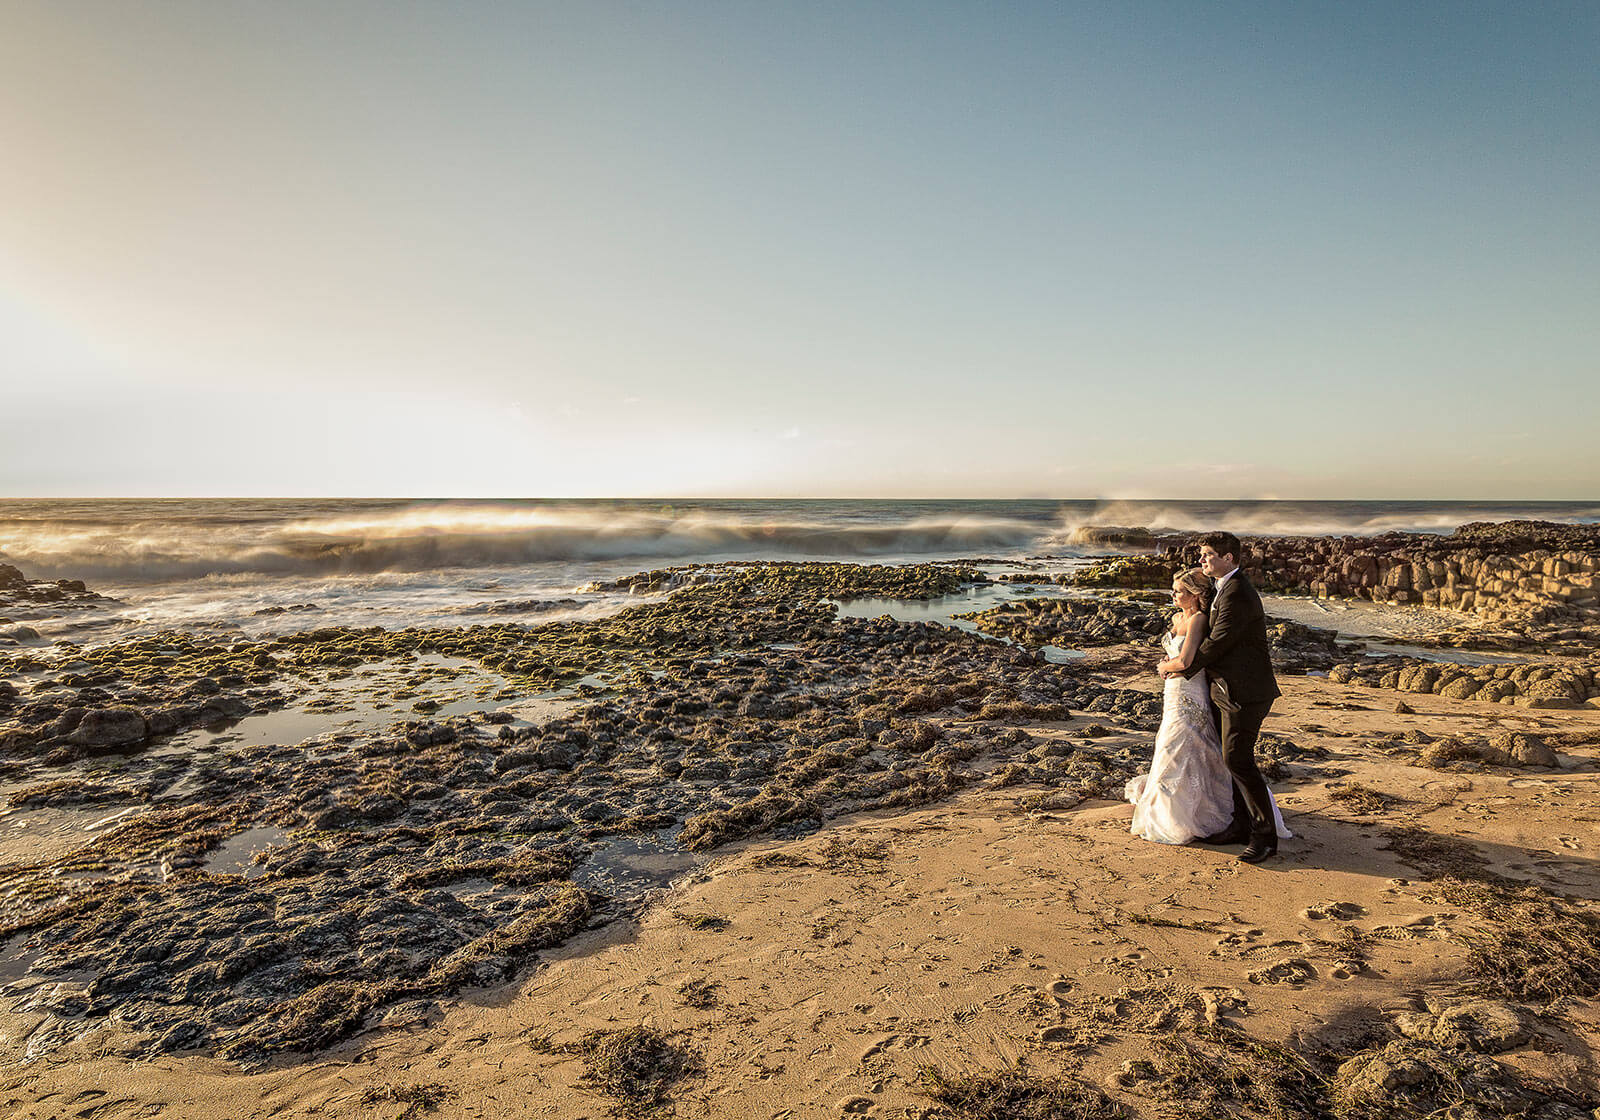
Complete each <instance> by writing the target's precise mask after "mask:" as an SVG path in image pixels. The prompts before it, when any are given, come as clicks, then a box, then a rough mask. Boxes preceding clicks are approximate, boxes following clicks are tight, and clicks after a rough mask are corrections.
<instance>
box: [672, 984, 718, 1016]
mask: <svg viewBox="0 0 1600 1120" xmlns="http://www.w3.org/2000/svg"><path fill="white" fill-rule="evenodd" d="M721 987H722V983H721V982H720V981H717V980H710V979H707V978H706V977H704V976H700V977H697V978H695V979H693V980H685V981H684V982H683V983H682V984H679V985H678V1002H679V1003H681V1004H683V1005H684V1006H685V1007H692V1008H694V1009H695V1010H697V1011H705V1010H707V1009H708V1008H712V1007H715V1006H717V1002H718V1001H717V990H718V989H719V988H721Z"/></svg>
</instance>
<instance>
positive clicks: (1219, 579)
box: [1216, 568, 1239, 591]
mask: <svg viewBox="0 0 1600 1120" xmlns="http://www.w3.org/2000/svg"><path fill="white" fill-rule="evenodd" d="M1238 570H1239V569H1238V568H1235V569H1233V571H1232V572H1229V573H1228V574H1227V575H1225V576H1218V577H1217V586H1216V589H1217V590H1218V591H1221V590H1222V585H1223V584H1225V583H1227V582H1228V581H1229V580H1230V579H1232V578H1233V577H1234V573H1235V572H1237V571H1238Z"/></svg>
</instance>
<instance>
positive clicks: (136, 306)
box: [0, 0, 1600, 501]
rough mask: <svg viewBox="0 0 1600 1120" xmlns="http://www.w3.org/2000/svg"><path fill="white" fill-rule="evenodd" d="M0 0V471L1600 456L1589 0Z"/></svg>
mask: <svg viewBox="0 0 1600 1120" xmlns="http://www.w3.org/2000/svg"><path fill="white" fill-rule="evenodd" d="M8 14H9V15H10V19H9V20H8V28H7V32H8V33H7V35H6V37H5V38H4V40H3V41H0V91H3V93H4V96H0V144H3V145H4V148H5V150H6V152H7V156H8V158H7V160H6V161H5V162H4V164H3V166H0V370H4V376H5V386H6V398H5V399H6V404H7V410H8V419H10V421H11V423H10V424H9V425H8V431H7V439H6V441H5V443H4V445H3V446H0V494H11V495H16V496H25V497H41V498H45V497H87V496H102V495H108V494H122V495H124V496H128V497H156V496H186V497H188V496H194V497H199V496H230V497H242V498H250V497H263V496H267V495H274V496H284V497H294V496H321V495H327V494H344V495H350V494H368V495H375V496H376V495H393V496H399V497H410V498H439V497H448V496H452V495H463V494H473V495H477V496H480V497H484V498H497V497H515V496H517V495H519V494H526V493H542V494H560V495H564V496H568V497H573V498H598V497H604V496H607V495H617V494H626V495H629V496H631V497H636V498H660V499H665V500H670V499H671V498H673V497H675V496H681V495H688V494H694V495H698V496H700V497H707V498H716V497H747V498H748V497H755V496H763V497H772V498H802V497H812V498H856V497H860V498H872V497H881V498H890V499H911V498H926V499H929V500H937V499H939V498H943V499H947V500H948V499H972V500H978V499H992V500H1005V499H1006V498H1010V497H1017V498H1026V497H1031V498H1042V499H1046V500H1048V496H1049V495H1051V494H1056V493H1074V494H1088V495H1091V496H1093V497H1092V498H1089V499H1082V500H1094V498H1104V499H1109V500H1115V499H1156V498H1166V499H1173V500H1181V499H1219V498H1221V497H1222V496H1226V499H1227V500H1259V499H1271V498H1282V499H1285V500H1377V501H1381V500H1475V501H1495V500H1529V501H1534V500H1563V499H1567V500H1580V501H1582V500H1588V498H1589V496H1590V495H1593V494H1594V493H1595V492H1596V489H1597V485H1600V441H1597V440H1596V439H1594V432H1595V431H1596V430H1597V428H1600V403H1597V395H1596V393H1595V392H1594V389H1593V386H1594V385H1596V384H1600V315H1596V314H1595V313H1594V309H1595V308H1596V307H1600V129H1597V128H1596V126H1595V122H1596V121H1597V120H1600V82H1597V81H1596V79H1595V74H1596V73H1597V72H1600V7H1596V6H1594V5H1587V4H1577V3H1571V4H1550V5H1541V6H1539V7H1537V8H1535V9H1527V8H1525V7H1522V6H1518V5H1512V4H1501V3H1473V4H1470V5H1451V6H1448V7H1441V6H1438V5H1428V4H1392V3H1383V4H1380V3H1351V4H1344V5H1338V6H1326V7H1310V8H1308V7H1305V6H1298V5H1294V6H1291V5H1279V4H1267V3H1220V4H1215V5H1206V6H1199V5H1185V4H1174V3H1157V2H1149V3H1138V4H1123V3H1084V4H1078V5H1072V6H1070V7H1067V6H1055V5H1039V4H1031V3H1014V4H1003V5H997V6H992V7H987V8H983V9H976V8H972V7H970V6H967V5H961V4H941V3H934V4H904V3H884V4H875V5H870V6H862V5H853V4H845V3H819V4H816V5H807V6H805V7H803V8H794V9H785V8H777V9H774V8H768V7H767V6H750V5H742V4H735V3H717V2H711V0H693V2H689V3H684V4H679V5H671V6H637V5H628V4H616V3H604V2H596V3H592V4H583V5H572V4H556V3H550V4H539V3H534V4H526V5H514V6H501V5H490V4H483V3H464V4H460V5H453V6H450V7H448V8H444V7H430V6H419V7H405V8H401V7H396V6H393V5H388V4H383V3H379V2H377V0H334V2H330V3H327V4H323V5H318V6H316V7H315V8H314V9H303V10H290V9H284V8H281V7H279V6H276V5H271V4H264V3H259V2H255V0H234V2H210V3H199V2H174V3H171V4H164V5H160V6H145V5H127V4H121V3H113V2H109V0H80V2H74V3H65V4H35V3H21V4H16V5H12V6H10V7H8ZM1350 495H1361V496H1362V497H1360V498H1351V497H1349V496H1350ZM1063 500H1070V499H1063Z"/></svg>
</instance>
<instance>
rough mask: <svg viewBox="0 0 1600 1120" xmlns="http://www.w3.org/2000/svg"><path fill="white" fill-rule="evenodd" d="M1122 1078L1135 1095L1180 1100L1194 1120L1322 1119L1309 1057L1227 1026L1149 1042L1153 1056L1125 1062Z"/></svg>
mask: <svg viewBox="0 0 1600 1120" xmlns="http://www.w3.org/2000/svg"><path fill="white" fill-rule="evenodd" d="M1117 1080H1118V1081H1119V1082H1120V1083H1121V1084H1122V1085H1124V1086H1125V1087H1127V1088H1128V1089H1129V1090H1130V1091H1132V1092H1135V1093H1138V1094H1140V1095H1148V1096H1153V1097H1155V1098H1156V1099H1158V1100H1164V1101H1181V1102H1183V1108H1184V1112H1183V1114H1184V1115H1185V1116H1188V1117H1195V1118H1197V1120H1209V1118H1213V1117H1214V1118H1216V1120H1223V1118H1231V1117H1234V1116H1237V1115H1239V1110H1240V1108H1241V1107H1242V1108H1244V1109H1246V1110H1248V1112H1247V1113H1246V1114H1247V1115H1251V1116H1266V1117H1271V1118H1272V1120H1314V1118H1315V1120H1321V1118H1322V1117H1325V1116H1327V1115H1328V1111H1327V1102H1328V1092H1327V1084H1326V1081H1325V1079H1324V1078H1323V1077H1322V1075H1321V1074H1320V1073H1318V1071H1317V1069H1316V1067H1315V1066H1313V1065H1312V1064H1311V1062H1309V1061H1308V1060H1307V1059H1306V1058H1305V1057H1303V1056H1302V1055H1301V1054H1299V1053H1298V1052H1296V1051H1295V1050H1293V1049H1291V1048H1290V1047H1288V1046H1284V1045H1282V1044H1279V1043H1271V1042H1262V1041H1259V1040H1257V1039H1253V1038H1250V1037H1249V1036H1247V1035H1245V1034H1243V1033H1242V1032H1240V1031H1237V1030H1232V1029H1229V1028H1225V1027H1197V1028H1195V1029H1193V1030H1191V1031H1182V1032H1179V1031H1173V1032H1171V1033H1169V1034H1166V1035H1163V1036H1160V1037H1157V1038H1155V1039H1153V1040H1152V1041H1151V1057H1150V1058H1141V1059H1137V1060H1135V1061H1131V1062H1128V1063H1126V1064H1125V1065H1124V1066H1123V1069H1122V1072H1121V1073H1120V1074H1118V1075H1117Z"/></svg>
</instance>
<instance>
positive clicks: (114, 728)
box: [67, 708, 150, 748]
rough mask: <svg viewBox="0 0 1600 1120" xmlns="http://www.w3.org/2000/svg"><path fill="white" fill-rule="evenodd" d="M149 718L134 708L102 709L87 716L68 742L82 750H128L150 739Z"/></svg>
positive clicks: (79, 722) (80, 722)
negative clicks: (146, 719)
mask: <svg viewBox="0 0 1600 1120" xmlns="http://www.w3.org/2000/svg"><path fill="white" fill-rule="evenodd" d="M149 734H150V728H149V725H148V724H147V723H146V722H145V718H144V716H143V715H141V714H140V713H139V712H137V711H135V710H134V709H132V708H99V709H96V710H95V711H91V712H85V713H84V715H83V718H82V719H81V720H79V721H78V725H77V727H76V728H75V729H74V730H73V732H72V734H70V735H68V736H67V742H69V743H72V744H74V745H76V746H80V747H91V748H94V747H124V746H131V745H133V744H135V743H142V742H144V741H145V739H147V738H148V737H149Z"/></svg>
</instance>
